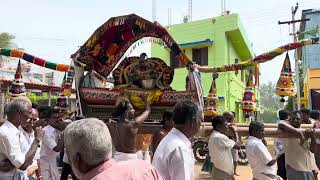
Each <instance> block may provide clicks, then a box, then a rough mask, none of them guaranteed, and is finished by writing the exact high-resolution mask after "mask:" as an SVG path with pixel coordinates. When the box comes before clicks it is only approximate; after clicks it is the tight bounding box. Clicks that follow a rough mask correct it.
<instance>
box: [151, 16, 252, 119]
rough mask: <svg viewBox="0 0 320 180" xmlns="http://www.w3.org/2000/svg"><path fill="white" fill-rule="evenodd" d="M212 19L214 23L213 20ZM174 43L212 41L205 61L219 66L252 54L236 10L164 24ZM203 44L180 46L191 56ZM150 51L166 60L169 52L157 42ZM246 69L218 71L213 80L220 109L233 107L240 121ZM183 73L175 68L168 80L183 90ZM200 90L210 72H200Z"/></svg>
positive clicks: (205, 87) (208, 80)
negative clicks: (210, 16) (229, 13)
mask: <svg viewBox="0 0 320 180" xmlns="http://www.w3.org/2000/svg"><path fill="white" fill-rule="evenodd" d="M213 22H214V23H213ZM167 30H168V31H169V33H170V34H171V36H173V38H174V40H175V41H177V43H178V44H184V43H190V42H199V41H203V40H206V39H210V40H211V41H213V44H212V45H209V46H208V45H207V47H208V65H209V66H210V67H217V66H222V65H225V64H233V63H235V59H238V60H239V62H241V61H244V60H247V59H250V58H252V56H253V52H252V48H251V46H250V43H249V42H248V40H247V37H246V35H245V32H244V29H243V28H242V25H241V22H240V20H239V17H238V15H237V14H232V15H228V16H221V17H214V18H209V19H203V20H199V21H193V22H189V23H183V24H177V25H172V26H169V27H167ZM204 46H206V45H193V46H189V47H183V50H185V53H186V55H187V56H188V57H189V58H190V59H192V58H193V57H192V49H193V48H201V47H204ZM151 54H152V56H153V57H159V58H161V59H163V60H164V61H165V62H166V63H167V64H170V52H169V51H168V49H166V48H164V47H161V46H159V45H157V44H154V45H152V47H151ZM246 74H247V72H246V71H243V72H241V71H239V72H238V74H236V72H226V73H219V78H218V79H217V80H216V84H217V89H218V96H219V97H221V98H220V103H219V106H220V111H221V112H223V111H225V110H230V111H235V112H236V113H237V117H238V119H239V121H243V115H242V114H243V113H242V111H241V110H239V102H241V100H242V96H243V92H244V88H245V82H246V78H245V76H246ZM186 76H187V70H186V68H178V69H175V76H174V81H173V83H172V84H171V86H172V88H173V89H175V90H185V79H186ZM201 79H202V85H203V90H204V94H205V95H206V94H207V93H208V92H209V89H210V87H211V82H212V75H211V74H208V73H202V74H201Z"/></svg>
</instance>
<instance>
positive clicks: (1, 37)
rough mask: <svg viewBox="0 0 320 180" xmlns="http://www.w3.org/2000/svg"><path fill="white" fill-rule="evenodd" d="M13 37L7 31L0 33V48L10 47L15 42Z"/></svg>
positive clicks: (13, 45)
mask: <svg viewBox="0 0 320 180" xmlns="http://www.w3.org/2000/svg"><path fill="white" fill-rule="evenodd" d="M14 38H15V37H14V36H13V35H11V34H9V33H0V48H12V47H15V46H16V44H15V43H14V42H13V39H14Z"/></svg>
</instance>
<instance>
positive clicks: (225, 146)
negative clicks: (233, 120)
mask: <svg viewBox="0 0 320 180" xmlns="http://www.w3.org/2000/svg"><path fill="white" fill-rule="evenodd" d="M212 126H213V131H212V133H211V135H210V137H209V142H208V148H209V155H210V157H211V162H212V163H213V169H212V179H213V180H234V165H233V158H232V153H231V149H233V148H237V149H239V147H240V146H241V143H240V141H239V136H238V133H237V130H236V127H235V126H232V125H229V124H228V123H227V120H226V119H225V118H224V117H223V116H216V117H214V118H213V119H212ZM228 130H230V131H231V132H232V134H233V137H234V139H235V140H236V142H235V141H234V140H232V139H230V138H228V137H227V136H226V135H225V134H226V133H227V131H228Z"/></svg>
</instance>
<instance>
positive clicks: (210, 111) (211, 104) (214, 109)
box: [204, 73, 220, 117]
mask: <svg viewBox="0 0 320 180" xmlns="http://www.w3.org/2000/svg"><path fill="white" fill-rule="evenodd" d="M217 78H218V74H217V73H213V74H212V83H211V88H210V90H209V94H208V99H207V102H206V105H205V106H206V108H205V109H204V116H206V117H208V116H210V117H214V116H217V115H219V114H220V113H219V98H218V95H217V86H216V79H217Z"/></svg>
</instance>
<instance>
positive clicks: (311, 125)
mask: <svg viewBox="0 0 320 180" xmlns="http://www.w3.org/2000/svg"><path fill="white" fill-rule="evenodd" d="M201 125H204V126H209V127H211V126H212V125H211V122H203V123H201ZM235 125H236V126H237V127H249V124H245V123H236V124H235ZM264 127H265V128H278V124H276V123H264ZM300 127H301V128H314V125H313V124H301V126H300Z"/></svg>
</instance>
